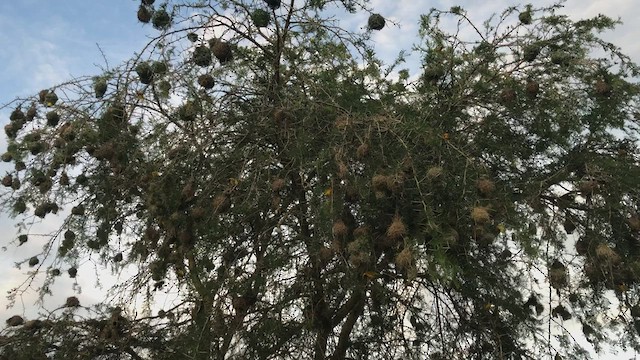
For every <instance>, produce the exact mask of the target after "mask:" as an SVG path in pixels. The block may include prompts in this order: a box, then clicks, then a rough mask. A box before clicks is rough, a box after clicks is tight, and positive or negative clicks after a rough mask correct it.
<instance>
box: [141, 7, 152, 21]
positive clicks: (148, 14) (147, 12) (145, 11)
mask: <svg viewBox="0 0 640 360" xmlns="http://www.w3.org/2000/svg"><path fill="white" fill-rule="evenodd" d="M152 17H153V12H152V11H151V9H149V7H147V6H144V5H140V7H139V8H138V21H140V22H141V23H143V24H148V23H149V21H151V18H152Z"/></svg>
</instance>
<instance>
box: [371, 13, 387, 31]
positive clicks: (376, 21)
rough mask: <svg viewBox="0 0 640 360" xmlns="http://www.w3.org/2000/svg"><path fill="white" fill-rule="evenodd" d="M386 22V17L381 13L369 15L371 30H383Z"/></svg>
mask: <svg viewBox="0 0 640 360" xmlns="http://www.w3.org/2000/svg"><path fill="white" fill-rule="evenodd" d="M385 23H386V22H385V20H384V17H382V15H380V14H371V16H369V22H368V25H369V29H371V30H382V28H383V27H384V25H385Z"/></svg>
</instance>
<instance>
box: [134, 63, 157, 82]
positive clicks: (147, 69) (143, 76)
mask: <svg viewBox="0 0 640 360" xmlns="http://www.w3.org/2000/svg"><path fill="white" fill-rule="evenodd" d="M135 70H136V73H137V74H138V77H139V78H140V82H141V83H143V84H145V85H148V84H151V82H152V81H153V69H152V68H151V65H149V63H147V62H141V63H140V64H138V65H137V66H136V69H135Z"/></svg>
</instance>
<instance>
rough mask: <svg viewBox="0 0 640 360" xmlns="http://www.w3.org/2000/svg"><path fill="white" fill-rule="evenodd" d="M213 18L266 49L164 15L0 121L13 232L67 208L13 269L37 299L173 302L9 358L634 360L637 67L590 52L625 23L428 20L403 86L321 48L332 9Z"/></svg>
mask: <svg viewBox="0 0 640 360" xmlns="http://www.w3.org/2000/svg"><path fill="white" fill-rule="evenodd" d="M334 2H335V3H339V4H341V5H343V7H344V9H345V10H346V11H350V12H351V11H362V12H367V13H369V14H372V12H371V9H368V8H367V7H366V5H367V4H366V2H364V3H363V2H359V1H353V2H352V1H340V2H337V1H334ZM151 3H152V2H145V5H144V6H151ZM221 3H222V5H224V7H222V8H224V9H227V11H230V13H233V14H234V17H237V18H239V19H245V20H248V21H251V23H253V25H255V26H258V27H260V26H266V25H264V24H265V22H264V20H265V17H264V14H267V15H268V16H267V17H266V19H267V23H269V21H270V23H269V26H270V30H272V31H271V32H266V31H264V32H258V31H256V30H255V27H253V26H235V25H234V23H229V22H228V21H227V19H228V17H225V16H221V14H219V13H217V11H222V10H216V9H213V8H208V7H204V6H201V5H202V4H200V2H197V1H194V2H186V3H185V4H181V5H180V6H177V5H176V6H174V7H172V5H171V2H169V3H168V4H167V5H166V6H167V7H166V8H159V9H157V10H155V12H154V15H153V20H152V21H153V24H154V26H155V27H157V28H159V29H162V30H167V29H169V27H171V31H168V32H166V33H164V34H163V35H162V36H160V37H159V38H158V39H155V40H152V42H151V44H149V46H147V47H146V48H145V49H146V50H145V52H144V53H143V54H141V55H140V56H139V57H138V58H136V59H134V60H132V61H131V62H130V63H126V64H123V65H122V66H121V67H119V68H117V69H114V70H113V71H111V72H110V73H109V74H105V75H103V76H101V77H98V78H86V79H80V80H78V81H77V82H74V83H73V84H62V85H60V86H58V87H56V88H55V89H52V90H43V92H41V93H40V94H38V95H36V96H34V97H33V98H29V99H17V100H16V101H15V102H14V103H12V104H11V106H13V108H12V111H13V112H12V114H11V116H10V119H9V120H10V122H9V123H8V124H7V125H6V126H5V132H6V135H7V137H8V138H9V143H8V144H9V147H8V149H7V154H9V155H7V156H6V157H5V156H3V160H5V159H6V161H7V162H14V163H15V165H16V166H15V171H11V172H10V174H7V175H6V176H7V177H5V179H6V180H4V179H3V185H5V187H6V191H5V192H4V193H3V198H2V199H3V205H4V206H5V209H6V210H7V211H8V212H10V213H12V214H14V215H19V216H21V219H23V220H24V221H31V220H33V219H34V216H35V217H37V218H46V219H49V218H50V217H52V215H51V214H56V213H57V212H58V210H59V208H60V207H65V208H70V209H71V212H70V215H69V216H68V217H67V218H66V219H65V220H64V222H63V223H62V225H61V227H60V229H59V231H56V232H54V233H52V234H51V236H49V237H47V239H46V241H47V246H46V247H45V249H52V250H55V251H49V250H45V251H44V252H43V253H42V254H33V255H34V256H32V257H30V258H28V259H27V260H25V263H28V264H31V263H34V264H33V265H32V266H34V269H37V271H36V272H34V273H32V274H31V275H30V276H32V277H33V280H36V279H37V276H44V277H45V280H44V285H43V286H42V287H41V289H40V290H41V293H42V294H43V295H44V294H46V293H47V291H48V289H49V286H50V284H51V283H52V282H54V281H55V278H56V277H57V276H59V275H60V274H61V270H60V269H67V273H68V275H69V276H70V277H72V278H73V277H76V276H83V275H84V274H82V272H81V271H79V270H78V268H77V266H78V264H80V263H82V260H83V259H86V258H88V257H92V259H96V258H98V259H101V260H102V262H103V264H104V265H108V266H112V267H113V268H115V269H116V270H122V269H125V268H126V267H133V268H136V269H137V270H138V271H136V275H134V276H133V277H132V278H131V279H129V280H128V281H127V282H125V283H122V284H119V285H118V287H117V288H116V289H115V291H121V292H124V293H127V294H134V293H141V294H147V295H146V299H145V300H146V301H148V303H153V301H154V300H161V299H162V295H161V294H162V290H163V289H164V288H165V287H168V286H171V288H173V289H177V290H178V292H179V299H180V302H179V303H178V304H177V305H176V306H175V307H172V308H167V309H162V310H161V312H158V313H157V316H156V315H153V314H145V315H143V316H138V317H137V318H133V316H131V315H126V314H133V311H129V312H127V311H123V312H121V311H115V310H114V309H111V308H110V309H108V308H106V307H99V308H98V309H95V310H93V309H92V310H91V311H89V312H88V315H86V317H84V316H85V315H83V316H80V315H79V309H78V308H77V307H75V306H74V307H62V308H60V309H56V310H55V311H52V312H51V314H50V316H48V318H47V319H40V320H38V321H40V323H38V326H36V327H31V328H27V326H26V324H25V325H18V326H15V327H10V328H7V329H6V330H4V332H3V336H6V337H3V338H2V342H0V352H1V353H2V355H3V356H5V357H7V356H8V357H10V358H15V359H33V358H37V356H43V355H44V354H45V353H49V354H51V355H52V356H54V358H64V359H73V358H87V357H90V356H93V357H96V356H105V357H107V356H111V357H119V358H133V359H140V358H150V359H151V358H153V359H173V358H184V357H188V358H193V359H211V358H225V357H233V356H235V357H238V358H263V359H270V358H272V359H276V358H277V359H282V358H284V359H289V358H305V359H306V358H326V357H331V358H335V359H344V358H399V357H407V358H426V357H430V358H436V359H437V358H442V356H445V357H446V358H454V359H467V358H475V359H512V358H513V359H515V358H526V357H528V358H545V357H550V356H555V354H556V353H560V354H562V356H570V357H571V356H573V357H574V358H575V357H578V358H583V357H586V352H585V350H584V349H582V348H581V347H580V345H579V343H578V342H576V341H574V340H573V339H572V338H570V337H569V336H568V333H567V330H566V329H567V328H566V327H565V326H568V324H571V326H580V327H581V328H582V330H583V333H584V334H583V335H584V337H585V338H586V339H587V340H588V341H590V342H591V343H593V344H594V346H595V348H596V350H598V349H600V347H601V346H603V345H605V344H609V345H616V344H619V343H618V342H617V341H618V339H620V341H622V343H623V344H625V345H627V346H629V347H632V348H634V349H640V343H639V342H638V333H637V330H636V329H635V326H634V324H637V323H638V320H637V317H638V316H637V315H638V314H635V313H637V311H635V312H634V310H633V309H635V308H636V307H637V306H638V304H640V298H639V295H638V286H640V253H639V251H638V249H639V247H638V244H640V217H639V215H638V214H639V213H640V209H639V205H638V204H640V199H639V194H640V184H639V183H638V182H637V181H636V180H637V178H638V177H639V176H640V167H639V166H638V158H637V143H636V141H637V136H638V131H637V122H638V120H637V114H638V109H637V101H638V91H639V88H638V85H637V84H636V83H633V82H631V81H630V80H629V79H630V78H631V77H633V76H637V75H638V68H637V67H636V65H635V64H633V63H632V62H631V61H630V59H629V58H628V57H626V56H625V55H624V54H623V53H622V52H621V51H620V50H619V49H618V48H617V47H615V46H614V45H613V44H609V43H607V42H604V41H603V40H601V39H599V38H598V37H597V33H599V32H601V31H602V30H606V29H609V28H611V27H613V26H614V25H616V22H615V21H613V20H611V19H609V18H606V17H604V16H599V17H596V18H594V19H588V20H581V21H577V22H574V21H572V20H570V19H569V18H568V17H565V16H560V15H557V13H556V10H557V9H556V8H557V6H552V7H550V8H533V7H532V6H527V7H524V8H521V9H518V8H509V9H507V10H506V11H505V12H504V13H503V14H502V15H501V16H500V17H496V18H493V20H490V21H487V22H486V23H484V27H483V26H479V25H476V24H473V23H472V19H471V18H470V17H469V16H470V15H469V14H467V13H466V12H465V11H464V10H463V9H462V8H460V7H453V8H451V9H449V11H444V12H441V11H438V10H432V11H431V12H429V13H428V14H425V15H424V16H423V17H422V18H421V24H420V25H421V27H420V32H419V38H418V40H419V41H418V43H417V44H416V53H417V54H418V55H419V56H420V57H421V60H422V67H421V68H420V69H419V70H416V69H399V68H398V67H399V66H400V65H401V64H402V61H403V59H404V57H405V55H404V54H400V55H399V57H398V60H397V61H396V62H395V63H393V64H392V65H390V66H387V65H385V64H383V62H382V61H380V60H379V59H377V58H376V57H375V51H374V49H373V48H372V46H373V45H374V44H371V43H368V42H367V39H368V38H369V36H370V33H369V31H366V29H362V31H361V32H348V31H346V30H344V29H341V28H340V27H339V26H335V23H334V22H332V20H331V16H332V13H330V12H326V13H325V12H324V11H323V9H325V7H326V5H328V4H329V3H331V1H308V2H304V5H305V6H303V5H295V6H293V7H290V6H289V5H286V6H281V4H280V1H266V5H267V6H269V7H271V8H272V9H277V10H276V11H272V12H271V11H270V12H267V11H266V10H261V9H256V8H255V7H254V6H255V4H253V3H252V2H244V1H221ZM193 11H198V12H202V13H203V15H206V16H203V17H202V18H206V19H209V20H208V21H211V22H213V23H207V24H202V26H203V28H202V29H201V28H198V27H193V26H188V25H186V24H187V22H186V21H183V20H185V19H186V18H190V17H191V16H192V15H193V13H192V12H193ZM334 11H335V9H334ZM162 12H164V14H165V15H166V16H164V15H162ZM169 13H171V14H172V15H171V16H170V15H169ZM256 14H258V15H260V18H259V19H258V20H259V21H258V20H256ZM376 15H377V14H374V15H371V17H374V19H373V23H372V20H371V17H370V18H369V23H368V25H369V28H371V29H376V30H381V31H385V30H384V23H385V22H384V18H382V17H381V16H380V15H377V16H379V17H380V18H375V16H376ZM157 17H159V18H158V19H157ZM445 17H446V18H449V17H453V18H454V19H456V20H457V24H458V25H457V26H459V27H466V28H473V29H475V31H476V33H475V34H472V35H470V38H463V37H461V35H460V34H461V32H460V31H459V29H446V28H445V27H444V26H443V25H441V22H442V21H443V19H444V18H445ZM162 19H164V20H163V22H161V23H160V22H159V21H160V20H162ZM380 19H382V21H379V20H380ZM514 24H516V25H514ZM205 25H206V26H205ZM271 25H273V26H271ZM470 25H473V26H470ZM182 26H184V28H183V27H182ZM209 26H217V27H221V28H225V29H226V30H227V31H226V32H224V38H223V39H209V38H208V36H209V34H208V33H206V32H205V31H204V27H209ZM513 26H516V27H521V28H525V27H526V29H527V31H513ZM199 41H203V43H200V42H199ZM205 41H208V42H209V46H205V45H204V44H205ZM185 48H186V49H188V52H187V53H188V54H190V55H188V56H185V55H184V49H185ZM595 51H600V52H605V53H606V54H607V55H608V57H602V58H595V57H593V56H592V54H593V53H594V52H595ZM213 56H215V57H216V58H217V59H218V60H219V61H220V62H221V63H222V64H224V66H215V67H214V66H210V65H211V64H212V62H213ZM232 59H233V61H231V60H232ZM363 64H364V66H363ZM202 67H207V69H203V68H202ZM205 70H206V71H205ZM392 74H398V76H397V77H398V79H397V80H394V76H392ZM107 80H108V84H109V87H107ZM103 85H104V86H103ZM78 89H81V90H78ZM54 90H55V91H57V92H58V94H64V97H65V98H63V99H58V97H57V95H55V94H56V93H55V92H54ZM98 90H100V91H98ZM172 95H174V96H173V97H172ZM54 96H55V99H54V98H53V97H54ZM30 104H33V111H31V109H32V108H29V111H27V113H26V114H25V113H24V112H23V110H22V109H26V108H27V105H30ZM53 114H55V116H54V115H53ZM54 120H55V121H54ZM16 181H18V182H17V183H16ZM21 236H22V235H21ZM24 236H27V235H26V234H24ZM24 239H25V241H26V239H27V238H26V237H25V238H24ZM19 242H20V243H22V242H23V241H22V240H19ZM47 257H49V259H47V261H45V259H46V258H47ZM29 259H35V260H37V263H36V261H35V260H33V261H31V260H29ZM34 283H35V282H34ZM25 290H26V288H21V287H18V288H16V289H15V290H14V293H13V296H15V295H16V294H19V293H20V292H21V291H25ZM610 299H616V300H617V301H618V304H617V305H616V306H617V309H615V310H614V309H612V308H611V307H610V303H611V302H610ZM81 303H82V302H81ZM159 303H161V302H159ZM111 305H119V306H123V307H125V306H126V305H127V304H125V303H122V304H111ZM607 311H617V312H616V314H617V316H618V318H619V319H620V321H616V322H604V321H603V317H602V316H598V314H603V313H606V312H607ZM549 328H552V331H551V333H549V332H548V331H549V330H548V329H549ZM612 333H615V334H616V336H615V337H614V336H610V335H611V334H612ZM34 334H36V335H38V336H33V335H34ZM556 334H558V335H557V336H556ZM550 339H551V340H550ZM52 349H54V350H52ZM441 349H447V353H446V354H443V353H442V350H441Z"/></svg>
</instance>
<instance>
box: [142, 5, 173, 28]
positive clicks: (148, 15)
mask: <svg viewBox="0 0 640 360" xmlns="http://www.w3.org/2000/svg"><path fill="white" fill-rule="evenodd" d="M154 2H155V0H142V1H141V3H140V7H138V21H140V22H141V23H144V24H148V23H149V22H151V24H152V25H153V27H154V28H156V29H158V30H167V29H168V28H170V27H171V15H170V14H169V13H168V12H167V9H166V7H160V8H158V9H154V8H153V3H154Z"/></svg>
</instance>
